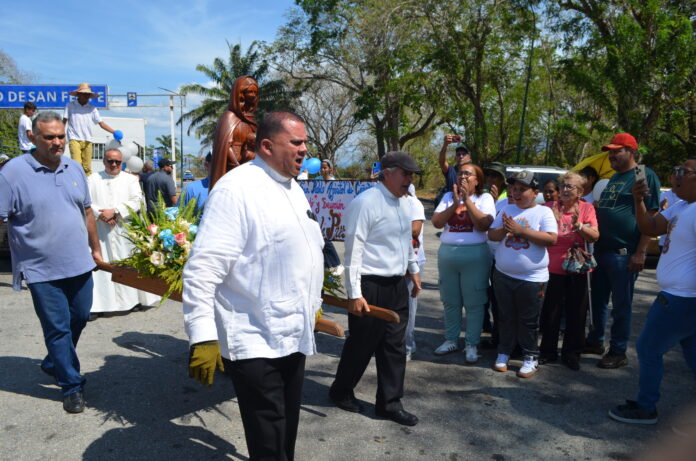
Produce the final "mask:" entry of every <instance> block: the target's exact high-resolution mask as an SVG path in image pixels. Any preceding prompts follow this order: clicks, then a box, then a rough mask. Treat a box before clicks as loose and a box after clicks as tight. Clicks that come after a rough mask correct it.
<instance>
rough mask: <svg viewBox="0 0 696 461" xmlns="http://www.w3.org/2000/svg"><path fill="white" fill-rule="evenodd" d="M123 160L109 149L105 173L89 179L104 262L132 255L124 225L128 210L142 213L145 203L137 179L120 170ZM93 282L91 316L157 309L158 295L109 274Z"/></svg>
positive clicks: (96, 274) (99, 273)
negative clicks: (144, 307)
mask: <svg viewBox="0 0 696 461" xmlns="http://www.w3.org/2000/svg"><path fill="white" fill-rule="evenodd" d="M122 161H123V156H122V154H121V152H120V151H118V150H116V149H112V150H108V151H106V152H105V153H104V168H105V170H104V171H101V172H99V173H96V174H92V175H90V176H89V178H88V183H89V193H90V195H91V197H92V210H93V212H94V215H95V219H96V221H97V233H98V234H99V243H100V244H101V251H102V257H103V259H104V262H109V261H117V260H119V259H124V258H127V257H128V256H130V254H131V251H132V249H133V244H132V243H131V242H130V241H128V239H127V238H126V237H125V236H124V235H125V233H126V229H125V227H124V225H123V223H124V221H125V220H128V219H130V212H129V211H128V207H130V208H131V209H133V210H139V209H140V204H141V203H142V202H143V192H142V190H141V189H140V183H139V181H138V177H137V176H134V175H132V174H129V173H125V172H123V171H121V164H122ZM93 279H94V299H93V301H92V311H91V313H92V314H98V313H105V312H119V311H121V312H123V311H129V310H131V309H133V308H134V307H135V306H137V305H138V304H141V305H143V306H154V305H156V304H157V303H159V299H160V298H159V297H158V296H155V295H153V294H151V293H146V292H144V291H140V290H136V289H135V288H131V287H128V286H126V285H121V284H120V283H114V282H112V281H111V273H109V272H105V271H96V272H94V274H93Z"/></svg>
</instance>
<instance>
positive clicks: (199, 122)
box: [177, 41, 299, 146]
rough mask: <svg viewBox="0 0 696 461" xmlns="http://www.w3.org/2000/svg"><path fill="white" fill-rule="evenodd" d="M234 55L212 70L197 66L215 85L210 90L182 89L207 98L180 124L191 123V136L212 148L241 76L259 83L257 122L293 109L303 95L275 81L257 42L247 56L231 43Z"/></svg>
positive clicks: (216, 62) (194, 86) (218, 60)
mask: <svg viewBox="0 0 696 461" xmlns="http://www.w3.org/2000/svg"><path fill="white" fill-rule="evenodd" d="M227 46H228V47H229V50H230V55H229V57H228V58H227V62H225V61H224V60H223V59H222V58H215V60H213V65H212V66H210V67H208V66H205V65H203V64H199V65H197V66H196V70H197V71H199V72H202V73H203V74H205V76H206V77H208V78H209V79H210V80H212V81H213V82H214V83H215V84H214V85H213V86H212V87H207V86H204V85H201V84H198V83H192V84H189V85H184V86H182V87H181V88H180V89H179V92H180V93H181V94H183V95H187V94H190V93H194V94H200V95H202V96H204V98H205V99H203V102H202V103H201V105H200V106H199V107H197V108H195V109H193V110H191V111H189V112H186V113H185V114H183V115H182V116H181V118H179V121H178V122H177V124H181V123H183V122H184V121H188V122H189V128H188V130H187V131H186V132H187V133H188V134H189V135H190V134H191V131H192V130H195V131H194V134H195V136H196V137H197V138H199V139H201V140H202V144H203V145H207V146H212V144H213V134H214V133H215V125H216V124H217V122H218V119H219V118H220V116H221V115H222V114H223V112H224V111H225V110H226V109H227V105H228V103H229V98H230V93H231V92H232V85H234V81H235V79H236V78H237V77H241V76H242V75H251V76H253V77H254V78H255V79H256V81H257V82H258V83H259V104H258V107H257V109H256V119H257V120H261V117H263V114H265V113H266V112H270V111H272V110H275V109H281V108H282V109H290V108H291V106H292V102H293V100H295V99H296V98H297V97H298V96H299V91H292V90H290V89H288V87H287V86H286V84H285V82H284V81H283V80H280V79H271V78H270V77H269V76H268V73H269V70H270V67H269V63H268V61H267V60H266V59H265V58H264V57H263V56H262V55H261V54H260V53H261V50H260V45H259V43H258V42H256V41H254V42H252V43H251V45H249V48H248V49H247V50H246V53H244V54H242V47H241V45H239V44H237V45H234V46H233V45H230V44H229V43H227Z"/></svg>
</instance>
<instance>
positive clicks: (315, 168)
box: [307, 158, 321, 174]
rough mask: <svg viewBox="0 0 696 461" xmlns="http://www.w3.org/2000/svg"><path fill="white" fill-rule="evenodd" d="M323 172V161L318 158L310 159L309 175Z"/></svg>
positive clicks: (308, 165)
mask: <svg viewBox="0 0 696 461" xmlns="http://www.w3.org/2000/svg"><path fill="white" fill-rule="evenodd" d="M319 170H321V160H319V159H318V158H310V159H309V160H307V171H308V172H309V174H317V173H319Z"/></svg>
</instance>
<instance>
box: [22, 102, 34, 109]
mask: <svg viewBox="0 0 696 461" xmlns="http://www.w3.org/2000/svg"><path fill="white" fill-rule="evenodd" d="M28 109H36V104H34V103H33V102H31V101H27V102H25V103H24V110H28Z"/></svg>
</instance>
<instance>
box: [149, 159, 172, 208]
mask: <svg viewBox="0 0 696 461" xmlns="http://www.w3.org/2000/svg"><path fill="white" fill-rule="evenodd" d="M173 165H174V162H172V161H171V160H169V159H168V158H161V159H159V161H158V162H157V166H158V167H159V171H157V172H156V173H153V174H152V175H150V177H148V178H147V180H146V181H145V203H146V204H147V211H148V212H149V213H152V212H153V211H154V209H155V208H156V207H157V198H158V196H159V194H162V199H163V200H164V205H165V206H166V207H167V208H169V207H170V206H175V205H176V202H177V196H176V184H174V179H173V178H172V171H173V170H174V167H173Z"/></svg>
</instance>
